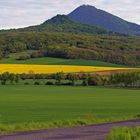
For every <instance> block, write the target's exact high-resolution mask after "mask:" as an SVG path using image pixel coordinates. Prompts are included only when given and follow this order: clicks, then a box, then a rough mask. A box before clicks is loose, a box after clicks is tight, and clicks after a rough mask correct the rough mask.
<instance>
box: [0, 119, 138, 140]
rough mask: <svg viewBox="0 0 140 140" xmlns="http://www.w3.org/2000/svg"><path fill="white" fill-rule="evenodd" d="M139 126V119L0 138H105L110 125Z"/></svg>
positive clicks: (31, 139) (99, 139) (14, 139)
mask: <svg viewBox="0 0 140 140" xmlns="http://www.w3.org/2000/svg"><path fill="white" fill-rule="evenodd" d="M115 126H128V127H133V126H140V119H136V120H129V121H122V122H116V123H108V124H98V125H90V126H81V127H72V128H58V129H49V130H40V131H32V132H22V133H17V134H12V135H3V136H0V140H105V138H106V136H107V134H108V133H109V132H110V130H111V128H112V127H115Z"/></svg>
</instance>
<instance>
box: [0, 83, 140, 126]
mask: <svg viewBox="0 0 140 140" xmlns="http://www.w3.org/2000/svg"><path fill="white" fill-rule="evenodd" d="M139 99H140V92H139V90H131V89H113V88H112V89H111V88H103V87H70V86H69V87H67V86H66V87H65V86H60V87H59V86H56V87H54V86H43V85H42V86H41V85H40V86H33V85H32V86H31V85H27V86H25V85H15V86H12V85H6V86H1V87H0V122H1V123H10V124H11V123H24V122H31V121H34V122H50V121H56V120H66V119H77V118H84V117H86V116H88V115H93V116H95V117H97V118H109V117H115V118H118V117H122V116H126V117H127V116H136V115H139V114H140V102H139Z"/></svg>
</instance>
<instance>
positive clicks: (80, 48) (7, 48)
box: [0, 32, 140, 66]
mask: <svg viewBox="0 0 140 140" xmlns="http://www.w3.org/2000/svg"><path fill="white" fill-rule="evenodd" d="M26 50H36V53H33V54H31V55H30V54H28V53H27V55H22V56H20V57H19V58H17V60H24V59H30V58H38V57H46V56H50V57H61V58H71V59H88V60H100V61H105V62H111V63H116V64H125V65H132V66H133V65H139V64H140V38H139V37H127V36H126V37H123V36H121V37H119V36H107V35H106V36H104V35H102V36H101V35H96V36H93V35H88V34H87V35H85V34H84V35H81V34H73V33H54V32H53V33H47V32H4V33H0V58H1V59H2V58H7V57H8V56H9V54H11V53H18V52H22V51H26Z"/></svg>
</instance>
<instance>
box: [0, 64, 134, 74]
mask: <svg viewBox="0 0 140 140" xmlns="http://www.w3.org/2000/svg"><path fill="white" fill-rule="evenodd" d="M127 69H128V68H113V67H94V66H66V65H24V64H0V73H4V72H10V73H17V74H21V73H42V74H49V73H57V72H64V73H73V72H99V71H112V70H127ZM131 69H132V68H131ZM128 70H129V69H128Z"/></svg>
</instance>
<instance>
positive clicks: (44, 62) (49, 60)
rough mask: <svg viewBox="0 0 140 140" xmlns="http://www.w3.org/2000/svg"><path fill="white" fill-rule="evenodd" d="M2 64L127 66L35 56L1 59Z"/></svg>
mask: <svg viewBox="0 0 140 140" xmlns="http://www.w3.org/2000/svg"><path fill="white" fill-rule="evenodd" d="M0 64H39V65H81V66H105V67H126V66H123V65H117V64H112V63H108V62H102V61H95V60H83V59H81V60H80V59H63V58H51V57H43V58H33V59H28V60H15V57H10V58H7V59H2V60H0Z"/></svg>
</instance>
